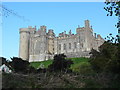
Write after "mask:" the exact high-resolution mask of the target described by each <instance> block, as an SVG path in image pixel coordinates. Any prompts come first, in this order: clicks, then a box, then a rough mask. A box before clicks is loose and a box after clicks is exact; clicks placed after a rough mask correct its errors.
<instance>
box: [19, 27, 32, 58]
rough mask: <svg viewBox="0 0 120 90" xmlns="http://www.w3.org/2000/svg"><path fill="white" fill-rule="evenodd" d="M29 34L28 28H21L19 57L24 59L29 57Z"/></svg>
mask: <svg viewBox="0 0 120 90" xmlns="http://www.w3.org/2000/svg"><path fill="white" fill-rule="evenodd" d="M29 34H30V32H29V29H28V28H20V47H19V57H20V58H22V59H23V60H28V59H29Z"/></svg>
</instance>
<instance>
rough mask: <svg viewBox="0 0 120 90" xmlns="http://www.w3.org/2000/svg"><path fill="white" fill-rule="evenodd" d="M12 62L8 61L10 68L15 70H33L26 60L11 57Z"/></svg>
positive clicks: (23, 71) (24, 71)
mask: <svg viewBox="0 0 120 90" xmlns="http://www.w3.org/2000/svg"><path fill="white" fill-rule="evenodd" d="M11 60H12V62H10V66H11V67H12V70H13V71H15V72H22V73H26V72H28V71H29V72H31V71H34V68H32V67H30V66H29V65H30V63H29V62H28V61H25V60H22V59H21V58H17V57H13V58H11Z"/></svg>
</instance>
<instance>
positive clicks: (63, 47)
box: [20, 20, 104, 62]
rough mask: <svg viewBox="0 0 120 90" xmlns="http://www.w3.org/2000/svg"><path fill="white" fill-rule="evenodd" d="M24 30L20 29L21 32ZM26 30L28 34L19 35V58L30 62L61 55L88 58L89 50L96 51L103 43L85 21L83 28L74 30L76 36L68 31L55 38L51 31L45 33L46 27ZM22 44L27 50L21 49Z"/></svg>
mask: <svg viewBox="0 0 120 90" xmlns="http://www.w3.org/2000/svg"><path fill="white" fill-rule="evenodd" d="M24 30H25V29H22V31H24ZM27 30H28V32H25V33H20V57H22V58H28V59H29V61H30V62H33V61H34V62H35V61H43V60H48V59H53V56H54V55H55V54H61V53H64V54H65V55H67V57H68V58H71V57H89V56H90V55H89V52H90V50H91V49H92V48H94V49H96V50H98V47H99V46H100V45H101V44H102V43H103V42H104V39H103V38H102V37H101V36H100V35H96V34H94V35H93V30H92V27H90V24H89V21H88V20H86V21H85V27H79V26H78V28H76V34H73V33H72V32H71V30H70V31H69V33H68V34H67V33H66V31H64V32H62V33H59V36H56V35H55V34H54V31H53V30H52V29H50V30H48V32H47V27H46V26H41V27H40V29H38V31H37V30H36V27H34V28H32V27H28V29H27ZM28 33H29V34H28ZM28 35H29V36H28ZM23 36H24V37H26V39H24V40H23V39H22V38H21V37H23ZM21 40H22V41H21ZM21 42H22V43H21ZM26 42H27V43H26ZM23 43H24V44H25V45H26V46H28V50H27V49H24V47H22V44H23ZM26 48H27V47H26ZM23 49H24V50H27V52H26V51H24V50H23ZM23 54H24V55H26V57H25V56H24V55H23Z"/></svg>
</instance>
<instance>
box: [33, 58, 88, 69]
mask: <svg viewBox="0 0 120 90" xmlns="http://www.w3.org/2000/svg"><path fill="white" fill-rule="evenodd" d="M69 59H71V60H72V61H73V63H74V64H72V65H71V67H70V68H71V69H72V70H73V71H77V69H78V68H79V67H80V65H81V64H83V63H84V64H89V62H88V60H89V59H88V58H84V57H80V58H69ZM41 64H43V65H44V68H47V67H48V66H49V65H50V64H52V60H47V61H41V62H31V66H33V67H34V68H39V67H40V65H41Z"/></svg>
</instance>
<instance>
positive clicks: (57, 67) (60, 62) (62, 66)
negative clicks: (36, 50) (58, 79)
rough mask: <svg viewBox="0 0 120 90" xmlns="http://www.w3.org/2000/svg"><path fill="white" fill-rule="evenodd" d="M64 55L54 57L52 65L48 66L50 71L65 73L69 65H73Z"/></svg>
mask: <svg viewBox="0 0 120 90" xmlns="http://www.w3.org/2000/svg"><path fill="white" fill-rule="evenodd" d="M65 57H66V55H64V54H57V55H55V56H54V60H53V63H52V64H51V65H50V66H48V68H49V70H50V71H54V72H56V71H66V70H69V68H70V65H71V64H73V62H72V61H71V60H68V59H66V58H65Z"/></svg>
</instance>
